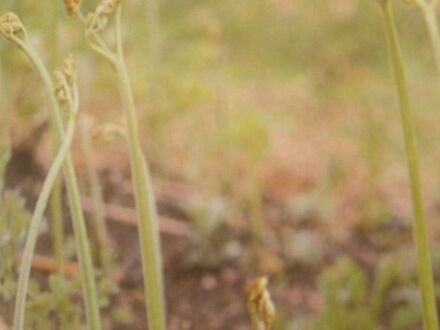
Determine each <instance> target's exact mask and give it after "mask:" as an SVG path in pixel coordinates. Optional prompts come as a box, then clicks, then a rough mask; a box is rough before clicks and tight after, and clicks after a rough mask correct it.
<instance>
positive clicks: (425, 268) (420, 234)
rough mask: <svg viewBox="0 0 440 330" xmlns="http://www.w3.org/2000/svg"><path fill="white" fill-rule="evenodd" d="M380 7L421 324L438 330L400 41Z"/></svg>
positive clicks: (387, 5)
mask: <svg viewBox="0 0 440 330" xmlns="http://www.w3.org/2000/svg"><path fill="white" fill-rule="evenodd" d="M381 7H382V10H383V14H384V19H385V27H386V34H387V38H388V43H389V51H390V56H391V62H392V66H393V69H394V75H395V80H396V87H397V93H398V96H399V101H400V110H401V120H402V127H403V133H404V139H405V148H406V156H407V163H408V172H409V179H410V186H411V197H412V204H413V217H414V220H413V235H414V240H415V245H416V253H417V271H418V278H419V283H420V292H421V296H422V301H423V322H424V327H425V329H427V330H438V316H437V306H436V299H435V290H434V282H433V275H432V266H431V258H430V252H429V242H428V235H427V228H426V227H427V226H426V217H425V212H424V208H423V199H422V192H421V184H420V174H419V161H418V155H417V140H416V132H415V127H414V121H413V117H412V110H411V105H410V98H409V93H408V87H407V80H406V73H405V68H404V66H403V62H402V55H401V49H400V42H399V39H398V35H397V31H396V27H395V23H394V17H393V12H392V7H391V1H390V0H385V1H383V2H382V4H381Z"/></svg>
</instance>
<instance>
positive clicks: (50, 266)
mask: <svg viewBox="0 0 440 330" xmlns="http://www.w3.org/2000/svg"><path fill="white" fill-rule="evenodd" d="M21 260H22V254H21V253H20V254H18V255H17V261H18V262H21ZM32 269H36V270H38V271H40V272H43V273H56V271H57V266H56V264H55V261H54V260H53V259H52V258H50V257H46V256H42V255H34V257H33V258H32ZM78 271H79V267H78V264H77V263H75V262H66V263H65V264H64V267H63V274H64V275H65V276H66V277H68V278H73V277H75V276H76V274H78ZM0 330H1V328H0Z"/></svg>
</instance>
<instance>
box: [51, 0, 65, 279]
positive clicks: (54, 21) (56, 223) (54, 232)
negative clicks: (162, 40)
mask: <svg viewBox="0 0 440 330" xmlns="http://www.w3.org/2000/svg"><path fill="white" fill-rule="evenodd" d="M47 6H48V7H49V8H50V10H49V14H50V19H49V25H50V26H49V40H50V43H49V46H50V53H51V58H50V60H51V67H52V69H54V68H55V66H56V64H57V63H58V57H59V54H58V53H59V51H58V23H59V22H58V21H59V12H58V7H59V5H58V1H55V2H53V1H51V0H50V1H49V3H48V4H47ZM51 135H52V137H53V138H52V139H51V142H52V146H51V147H52V154H53V155H55V154H56V151H57V149H58V142H57V140H58V139H57V128H56V124H55V123H54V122H52V123H51ZM62 202H63V200H62V182H61V179H60V178H59V179H58V180H56V182H55V184H54V186H53V188H52V194H51V197H50V220H51V226H50V228H51V238H52V254H53V257H54V260H55V265H56V268H57V271H58V272H59V273H61V272H62V269H63V265H64V262H65V260H64V234H63V232H64V229H63V206H62V205H63V204H62Z"/></svg>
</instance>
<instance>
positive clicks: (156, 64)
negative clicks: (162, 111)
mask: <svg viewBox="0 0 440 330" xmlns="http://www.w3.org/2000/svg"><path fill="white" fill-rule="evenodd" d="M159 1H160V0H146V7H147V15H146V16H147V27H148V58H147V60H148V65H147V69H148V78H149V79H148V80H149V81H156V80H157V72H158V70H159V68H160V48H161V47H160V3H159ZM155 86H156V84H154V83H153V84H149V89H150V97H151V99H152V101H153V105H154V104H155V103H156V101H157V97H158V95H157V90H156V89H155Z"/></svg>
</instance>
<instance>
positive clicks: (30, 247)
mask: <svg viewBox="0 0 440 330" xmlns="http://www.w3.org/2000/svg"><path fill="white" fill-rule="evenodd" d="M74 117H75V115H74V113H73V112H72V113H70V114H69V122H68V126H67V130H66V133H65V136H64V141H63V143H62V145H61V148H60V150H59V151H58V153H57V155H56V157H55V159H54V161H53V163H52V166H51V167H50V170H49V172H48V174H47V177H46V179H45V181H44V184H43V187H42V189H41V192H40V195H39V196H38V201H37V204H36V206H35V211H34V213H33V215H32V219H31V223H30V227H29V233H28V237H27V239H26V244H25V247H24V252H23V259H22V262H21V267H20V275H19V278H18V288H17V296H16V299H15V310H14V323H13V330H23V329H24V324H25V312H26V295H27V291H28V284H29V276H30V272H31V264H32V257H33V255H34V250H35V245H36V243H37V238H38V233H39V230H40V227H41V223H42V221H43V216H44V210H45V208H46V206H47V203H48V200H49V196H50V192H51V190H52V187H53V186H54V184H55V181H56V179H57V176H58V174H59V173H60V170H61V167H62V165H63V162H64V160H65V158H66V156H67V153H68V151H69V147H70V143H71V142H72V138H73V132H74V128H75V120H74Z"/></svg>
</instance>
